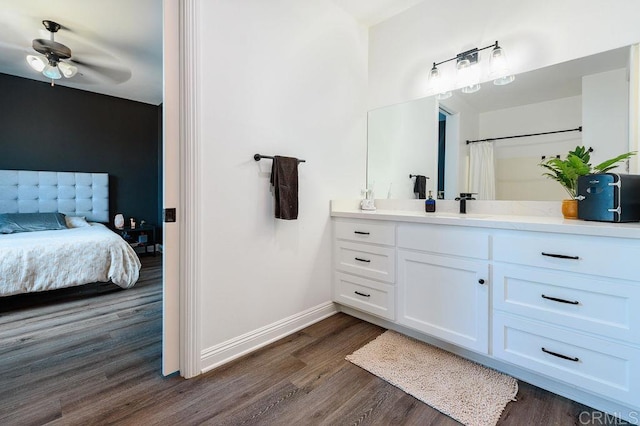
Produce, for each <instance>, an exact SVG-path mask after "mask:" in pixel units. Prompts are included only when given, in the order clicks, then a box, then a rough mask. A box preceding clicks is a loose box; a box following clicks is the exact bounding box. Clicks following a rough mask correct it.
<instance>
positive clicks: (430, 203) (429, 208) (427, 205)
mask: <svg viewBox="0 0 640 426" xmlns="http://www.w3.org/2000/svg"><path fill="white" fill-rule="evenodd" d="M424 211H426V212H427V213H433V212H435V211H436V200H434V199H433V196H432V195H431V191H429V197H428V198H427V199H426V200H424Z"/></svg>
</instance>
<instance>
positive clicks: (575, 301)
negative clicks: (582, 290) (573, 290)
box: [540, 294, 580, 305]
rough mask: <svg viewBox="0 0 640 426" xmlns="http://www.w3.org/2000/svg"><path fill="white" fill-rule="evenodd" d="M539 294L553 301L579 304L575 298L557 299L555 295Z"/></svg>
mask: <svg viewBox="0 0 640 426" xmlns="http://www.w3.org/2000/svg"><path fill="white" fill-rule="evenodd" d="M540 296H542V298H543V299H547V300H553V301H554V302H560V303H568V304H569V305H579V304H580V302H578V301H577V300H565V299H558V298H557V297H551V296H547V295H544V294H541V295H540Z"/></svg>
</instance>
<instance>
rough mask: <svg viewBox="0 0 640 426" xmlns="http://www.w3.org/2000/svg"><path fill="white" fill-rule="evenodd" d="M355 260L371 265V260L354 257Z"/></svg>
mask: <svg viewBox="0 0 640 426" xmlns="http://www.w3.org/2000/svg"><path fill="white" fill-rule="evenodd" d="M354 259H355V260H357V261H358V262H366V263H371V260H369V259H360V258H359V257H354Z"/></svg>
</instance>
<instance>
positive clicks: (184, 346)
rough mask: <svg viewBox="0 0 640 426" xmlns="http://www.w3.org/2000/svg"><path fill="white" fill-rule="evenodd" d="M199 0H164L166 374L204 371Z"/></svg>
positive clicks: (164, 344)
mask: <svg viewBox="0 0 640 426" xmlns="http://www.w3.org/2000/svg"><path fill="white" fill-rule="evenodd" d="M198 5H199V0H164V1H163V9H164V13H163V15H164V18H163V19H164V31H163V38H164V40H163V42H164V47H163V51H164V55H163V63H164V65H163V68H164V105H163V135H164V136H163V179H164V185H163V186H164V189H163V191H164V193H163V207H164V208H171V207H176V206H177V212H176V222H175V223H166V222H165V223H163V230H164V234H163V235H164V237H163V238H164V256H163V260H164V262H163V272H164V281H163V315H162V317H163V338H162V342H163V344H162V373H163V374H164V375H168V374H172V373H174V372H176V371H178V370H179V371H180V375H182V376H184V377H186V378H190V377H194V376H197V375H198V374H200V372H201V356H200V338H199V336H200V304H199V293H200V292H199V288H200V287H199V281H200V280H199V271H200V258H199V250H198V248H199V244H200V239H199V235H198V232H197V230H198V229H199V225H200V210H199V197H198V191H199V181H198V179H199V176H200V173H199V171H200V160H199V122H200V118H199V110H198V102H199V96H198V90H197V89H198V86H199V84H198V77H199V73H198V69H199V62H198V49H199V45H198V33H199V31H198V29H199V26H198V19H199V18H198Z"/></svg>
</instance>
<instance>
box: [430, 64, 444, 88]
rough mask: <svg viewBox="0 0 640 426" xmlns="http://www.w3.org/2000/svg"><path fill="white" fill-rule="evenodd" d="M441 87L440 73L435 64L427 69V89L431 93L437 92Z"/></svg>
mask: <svg viewBox="0 0 640 426" xmlns="http://www.w3.org/2000/svg"><path fill="white" fill-rule="evenodd" d="M441 88H442V75H440V70H439V69H438V67H436V66H435V65H434V66H433V68H431V71H429V91H431V92H432V93H438V92H439V91H440V89H441Z"/></svg>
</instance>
